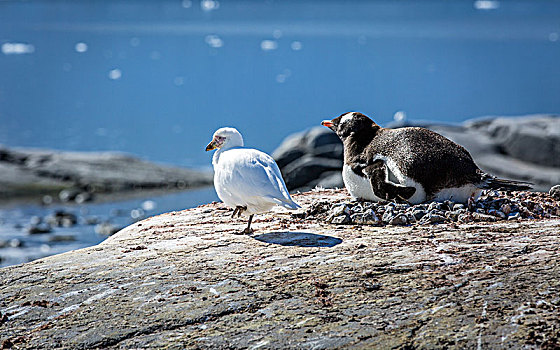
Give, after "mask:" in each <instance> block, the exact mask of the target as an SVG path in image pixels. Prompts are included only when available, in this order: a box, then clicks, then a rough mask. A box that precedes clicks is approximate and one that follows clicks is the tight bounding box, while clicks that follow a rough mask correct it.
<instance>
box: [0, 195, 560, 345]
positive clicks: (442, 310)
mask: <svg viewBox="0 0 560 350" xmlns="http://www.w3.org/2000/svg"><path fill="white" fill-rule="evenodd" d="M348 198H349V196H348V193H347V192H346V191H344V190H338V191H336V190H322V191H313V192H308V193H305V194H301V195H295V196H294V200H296V201H298V203H300V204H302V206H303V208H302V210H301V211H300V212H298V213H295V214H294V215H293V216H290V215H286V213H285V211H284V210H283V209H282V208H278V209H277V210H274V211H272V212H270V213H267V214H264V215H263V216H262V217H261V218H260V219H259V220H256V222H255V223H254V229H255V231H256V232H255V233H254V234H253V235H251V236H242V235H237V234H236V233H238V232H239V231H240V230H241V229H242V228H243V227H244V226H245V221H244V220H240V221H238V222H235V221H234V222H232V219H231V211H229V210H227V209H226V208H225V207H224V206H223V204H221V203H214V204H208V205H204V206H200V207H198V208H195V209H191V210H185V211H178V212H170V213H166V214H162V215H159V216H155V217H152V218H149V219H146V220H143V221H140V222H137V223H135V224H133V225H131V226H129V227H127V228H125V229H123V230H122V231H120V232H118V233H116V234H115V235H113V236H111V237H110V238H109V239H107V240H106V241H105V242H103V243H102V244H100V245H97V246H94V247H90V248H86V249H81V250H78V251H74V252H69V253H66V254H61V255H56V256H52V257H48V258H44V259H41V260H38V261H35V262H31V263H28V264H23V265H19V266H14V267H10V268H6V269H2V270H0V295H2V300H1V301H0V323H1V324H0V340H1V341H2V344H3V346H4V347H6V346H7V345H9V344H13V346H11V347H12V348H20V349H21V348H24V349H37V348H41V349H50V348H53V349H55V348H61V347H62V348H69V349H75V348H110V347H119V348H127V349H129V348H185V347H187V348H190V347H196V348H208V349H210V348H212V349H214V348H218V349H219V348H228V347H232V346H233V347H239V348H251V347H264V348H267V347H274V348H292V347H297V348H314V347H321V348H329V349H330V348H341V347H351V348H378V347H382V348H405V347H411V346H412V347H418V348H438V347H441V344H453V346H454V347H460V348H469V349H470V348H476V347H477V346H478V345H479V344H480V346H482V347H483V348H503V347H507V348H514V349H516V348H522V347H526V346H530V347H535V348H537V347H543V348H544V347H546V346H547V345H550V344H552V345H554V343H546V344H545V342H547V341H548V340H549V339H555V338H554V337H555V336H556V332H557V330H558V328H559V327H560V320H559V318H558V293H557V291H558V289H559V288H560V282H559V281H560V279H559V278H558V277H559V276H560V265H559V264H557V261H558V260H559V259H560V251H559V250H558V249H555V247H556V246H557V245H558V243H559V238H558V225H560V222H559V220H558V219H548V220H521V221H513V222H512V221H501V222H494V223H491V224H486V223H480V222H477V223H475V224H468V223H467V224H459V225H456V224H446V223H443V224H437V223H435V222H434V223H431V224H426V225H418V226H393V225H391V224H388V225H386V224H385V223H383V226H376V225H379V224H380V223H379V222H378V220H375V217H374V216H373V215H370V216H368V217H367V218H362V220H361V222H360V223H359V224H356V223H353V224H351V225H341V224H338V223H333V224H329V223H327V222H325V221H323V219H322V214H323V213H322V208H323V207H324V206H323V205H319V204H318V203H320V202H324V203H327V204H328V206H327V210H330V209H328V208H329V207H330V205H332V206H333V208H332V210H334V211H336V213H337V214H340V213H345V212H346V211H347V209H346V208H344V207H343V206H344V205H346V204H348ZM433 209H437V208H433ZM306 213H307V214H309V216H308V217H306ZM22 291H25V292H24V293H22ZM535 324H538V325H539V327H538V332H539V333H538V334H539V337H535ZM487 326H491V327H487ZM108 329H110V330H111V331H110V332H108V331H107V330H108ZM403 335H405V336H403ZM294 344H296V345H294Z"/></svg>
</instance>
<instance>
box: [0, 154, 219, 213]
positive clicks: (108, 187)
mask: <svg viewBox="0 0 560 350" xmlns="http://www.w3.org/2000/svg"><path fill="white" fill-rule="evenodd" d="M0 173H1V174H2V177H1V178H0V201H6V200H12V199H16V198H43V200H44V201H47V202H48V201H49V200H53V197H54V200H61V201H76V202H85V201H89V200H92V199H93V197H94V196H95V195H98V194H112V193H125V192H132V191H136V190H184V189H189V188H195V187H202V186H209V185H211V184H212V174H211V173H210V172H202V171H196V170H190V169H185V168H179V167H170V166H163V165H158V164H154V163H151V162H147V161H144V160H141V159H139V158H136V157H134V156H131V155H127V154H123V153H114V152H62V151H54V150H42V149H24V148H7V147H5V146H1V145H0ZM49 198H50V199H49ZM47 204H48V203H47Z"/></svg>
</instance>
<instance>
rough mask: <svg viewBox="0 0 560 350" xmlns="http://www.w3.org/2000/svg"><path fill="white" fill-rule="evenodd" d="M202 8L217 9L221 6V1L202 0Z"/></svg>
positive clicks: (205, 9)
mask: <svg viewBox="0 0 560 350" xmlns="http://www.w3.org/2000/svg"><path fill="white" fill-rule="evenodd" d="M200 8H201V9H202V10H203V11H212V10H217V9H218V8H220V3H219V2H217V1H216V0H202V1H201V2H200Z"/></svg>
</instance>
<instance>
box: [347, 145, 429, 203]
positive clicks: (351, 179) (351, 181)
mask: <svg viewBox="0 0 560 350" xmlns="http://www.w3.org/2000/svg"><path fill="white" fill-rule="evenodd" d="M376 159H382V160H383V161H384V162H385V164H386V165H387V169H388V170H389V172H388V174H387V178H386V179H385V181H387V182H392V183H394V184H396V185H402V186H407V187H414V188H416V192H414V194H413V195H412V197H410V198H409V199H408V201H409V202H410V203H412V204H418V203H422V202H425V201H426V191H424V187H423V186H422V185H421V184H419V183H418V182H416V181H414V180H413V179H411V178H409V177H406V176H404V175H403V174H402V173H401V171H400V169H399V168H398V167H397V166H396V164H395V163H394V162H393V161H392V160H391V159H389V158H387V157H383V156H377V157H375V159H374V160H376ZM342 179H343V180H344V185H345V186H346V189H347V190H348V192H350V195H351V196H352V197H354V198H362V199H365V200H369V201H374V202H385V201H386V200H385V199H382V198H379V197H377V196H376V195H375V194H374V193H373V188H372V187H371V182H370V179H369V178H367V177H365V176H358V175H356V173H354V172H353V171H352V168H351V167H350V166H348V165H346V164H344V166H343V168H342Z"/></svg>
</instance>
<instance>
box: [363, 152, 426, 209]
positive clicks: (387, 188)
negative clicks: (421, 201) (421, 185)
mask: <svg viewBox="0 0 560 350" xmlns="http://www.w3.org/2000/svg"><path fill="white" fill-rule="evenodd" d="M363 173H364V174H365V175H366V176H367V177H368V178H369V180H370V182H371V187H372V189H373V193H374V194H375V195H376V196H377V197H379V198H382V199H385V200H388V201H397V200H405V201H406V200H407V199H409V198H410V197H412V195H414V193H415V192H416V188H414V187H407V186H402V185H397V184H394V183H392V182H388V181H387V166H386V164H385V162H384V161H383V160H381V159H377V160H376V161H374V162H373V164H371V165H368V166H366V167H364V169H363Z"/></svg>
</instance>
